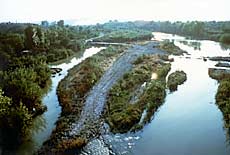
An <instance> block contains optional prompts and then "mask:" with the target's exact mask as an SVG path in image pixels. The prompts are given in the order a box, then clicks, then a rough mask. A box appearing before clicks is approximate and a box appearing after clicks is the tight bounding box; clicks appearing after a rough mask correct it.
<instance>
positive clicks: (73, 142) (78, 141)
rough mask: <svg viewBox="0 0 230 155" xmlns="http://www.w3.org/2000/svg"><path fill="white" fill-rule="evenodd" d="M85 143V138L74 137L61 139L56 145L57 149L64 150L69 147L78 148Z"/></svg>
mask: <svg viewBox="0 0 230 155" xmlns="http://www.w3.org/2000/svg"><path fill="white" fill-rule="evenodd" d="M85 145H86V140H85V139H83V138H80V137H79V138H75V139H68V140H63V141H62V142H60V143H59V144H58V146H57V150H61V151H65V150H70V149H79V148H82V147H83V146H85Z"/></svg>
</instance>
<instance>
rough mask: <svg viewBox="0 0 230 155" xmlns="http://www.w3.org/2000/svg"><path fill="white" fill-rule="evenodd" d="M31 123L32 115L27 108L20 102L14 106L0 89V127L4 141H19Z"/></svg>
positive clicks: (22, 138)
mask: <svg viewBox="0 0 230 155" xmlns="http://www.w3.org/2000/svg"><path fill="white" fill-rule="evenodd" d="M31 124H32V115H30V114H29V111H28V109H27V108H26V107H25V106H24V105H23V104H22V103H20V104H19V105H17V106H15V105H14V104H13V102H12V100H11V99H10V98H9V97H7V96H3V92H2V90H1V89H0V128H1V131H2V132H3V139H5V140H6V141H4V142H5V143H20V142H21V141H23V140H25V139H26V135H28V126H30V125H31ZM10 137H11V138H10ZM11 140H13V142H12V141H11Z"/></svg>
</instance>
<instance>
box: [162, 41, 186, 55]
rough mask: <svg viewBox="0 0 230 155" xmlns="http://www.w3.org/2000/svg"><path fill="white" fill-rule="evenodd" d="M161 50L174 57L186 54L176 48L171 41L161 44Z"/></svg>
mask: <svg viewBox="0 0 230 155" xmlns="http://www.w3.org/2000/svg"><path fill="white" fill-rule="evenodd" d="M159 48H160V49H161V50H163V51H166V52H168V53H169V54H173V55H183V53H186V52H185V51H183V50H181V49H180V48H179V47H178V46H176V45H175V44H174V42H170V41H163V42H161V43H160V45H159Z"/></svg>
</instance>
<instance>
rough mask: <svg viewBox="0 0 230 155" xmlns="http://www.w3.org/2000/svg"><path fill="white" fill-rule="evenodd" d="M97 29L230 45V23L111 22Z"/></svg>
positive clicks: (98, 26)
mask: <svg viewBox="0 0 230 155" xmlns="http://www.w3.org/2000/svg"><path fill="white" fill-rule="evenodd" d="M97 29H103V30H104V31H111V30H121V29H122V30H124V29H126V30H130V29H144V30H149V31H158V32H165V33H172V34H178V35H182V36H187V37H190V38H191V37H192V38H196V39H208V40H213V41H221V42H223V43H228V44H229V38H230V22H229V21H226V22H216V21H209V22H201V21H191V22H179V21H178V22H169V21H165V22H155V21H135V22H118V21H110V22H108V23H105V24H102V25H100V24H98V25H97Z"/></svg>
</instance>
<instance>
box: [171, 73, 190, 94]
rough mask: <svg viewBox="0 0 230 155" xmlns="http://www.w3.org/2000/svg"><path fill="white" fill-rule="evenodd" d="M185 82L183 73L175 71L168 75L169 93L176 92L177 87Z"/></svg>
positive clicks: (185, 78) (185, 77)
mask: <svg viewBox="0 0 230 155" xmlns="http://www.w3.org/2000/svg"><path fill="white" fill-rule="evenodd" d="M186 80H187V76H186V73H185V72H184V71H175V72H173V73H171V74H170V75H169V77H168V81H167V86H168V88H169V90H170V91H176V90H177V86H178V85H181V84H183V83H184V82H185V81H186Z"/></svg>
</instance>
